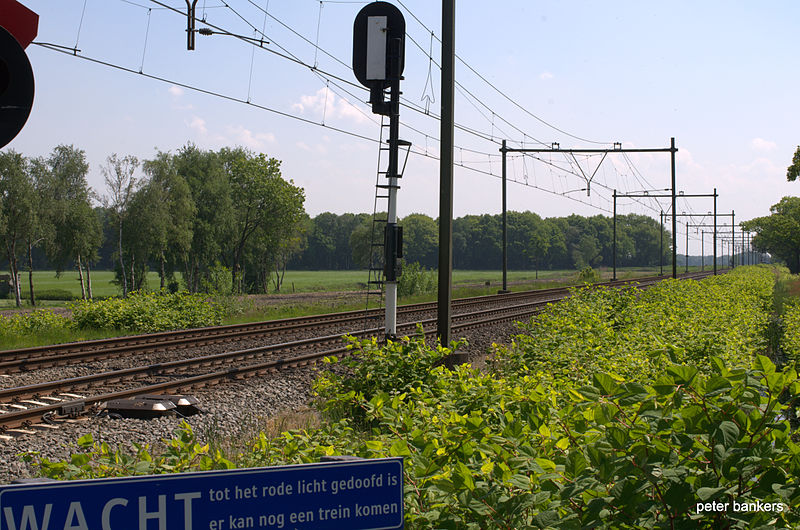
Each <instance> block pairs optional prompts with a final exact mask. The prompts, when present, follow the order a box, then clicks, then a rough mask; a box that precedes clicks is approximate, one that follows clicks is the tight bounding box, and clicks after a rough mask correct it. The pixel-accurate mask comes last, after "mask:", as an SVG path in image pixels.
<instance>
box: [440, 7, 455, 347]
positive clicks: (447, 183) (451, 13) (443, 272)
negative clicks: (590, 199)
mask: <svg viewBox="0 0 800 530" xmlns="http://www.w3.org/2000/svg"><path fill="white" fill-rule="evenodd" d="M455 4H456V3H455V0H442V63H441V64H442V80H441V87H442V88H441V90H442V100H441V101H442V103H441V122H440V135H439V139H440V140H439V150H440V153H439V294H438V302H439V304H438V309H437V319H436V332H437V334H438V335H439V340H440V341H441V343H442V344H443V345H448V344H449V343H450V324H451V317H450V309H451V308H450V305H451V302H452V291H451V286H452V283H453V100H454V88H453V87H454V85H455V16H456V5H455Z"/></svg>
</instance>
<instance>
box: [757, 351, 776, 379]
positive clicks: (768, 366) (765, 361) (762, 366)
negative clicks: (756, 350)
mask: <svg viewBox="0 0 800 530" xmlns="http://www.w3.org/2000/svg"><path fill="white" fill-rule="evenodd" d="M753 369H754V370H760V371H762V372H764V373H765V374H767V375H769V374H774V373H775V364H774V363H773V362H772V361H770V360H769V358H768V357H765V356H763V355H756V358H755V360H754V361H753Z"/></svg>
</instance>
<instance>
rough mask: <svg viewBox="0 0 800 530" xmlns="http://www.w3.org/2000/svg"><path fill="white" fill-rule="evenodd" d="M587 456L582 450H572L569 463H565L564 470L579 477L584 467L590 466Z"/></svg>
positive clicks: (568, 459) (568, 458) (568, 457)
mask: <svg viewBox="0 0 800 530" xmlns="http://www.w3.org/2000/svg"><path fill="white" fill-rule="evenodd" d="M588 465H589V464H588V462H586V457H584V456H583V452H581V451H572V452H571V453H570V454H569V455H568V456H567V463H566V464H565V465H564V471H565V472H566V473H567V475H569V476H571V477H573V478H574V477H577V476H578V475H580V474H581V473H582V472H583V470H584V469H586V468H587V467H588Z"/></svg>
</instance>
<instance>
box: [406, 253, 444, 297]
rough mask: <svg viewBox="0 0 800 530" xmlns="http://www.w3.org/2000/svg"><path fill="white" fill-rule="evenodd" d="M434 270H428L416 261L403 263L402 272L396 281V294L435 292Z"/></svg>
mask: <svg viewBox="0 0 800 530" xmlns="http://www.w3.org/2000/svg"><path fill="white" fill-rule="evenodd" d="M436 282H437V278H436V272H435V271H429V270H427V269H426V268H425V267H422V266H421V265H420V264H419V263H418V262H416V261H415V262H413V263H407V264H404V265H403V274H402V275H401V276H400V279H399V280H398V282H397V295H398V296H412V295H415V294H429V293H435V292H436Z"/></svg>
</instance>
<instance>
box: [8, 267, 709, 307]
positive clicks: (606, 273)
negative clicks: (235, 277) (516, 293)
mask: <svg viewBox="0 0 800 530" xmlns="http://www.w3.org/2000/svg"><path fill="white" fill-rule="evenodd" d="M696 269H697V268H696V267H690V270H696ZM664 271H665V273H669V270H668V269H667V268H665V269H664ZM679 272H683V269H681V270H679ZM600 273H601V274H602V277H603V278H604V279H608V278H610V277H611V269H600ZM657 273H658V267H631V268H624V269H623V268H620V269H617V277H618V278H621V279H626V278H632V277H636V276H646V275H651V274H657ZM574 276H575V271H572V270H555V271H539V273H538V279H537V274H536V272H535V271H508V282H509V284H510V286H511V287H512V288H513V287H515V284H516V285H517V286H519V287H520V288H524V287H523V286H528V287H527V288H532V287H533V286H537V287H544V286H545V285H537V284H549V285H546V286H555V285H561V284H566V283H568V282H569V281H570V280H571V279H573V278H574ZM113 279H114V273H113V272H112V271H93V272H92V291H93V294H94V296H97V297H105V296H115V295H118V294H120V288H119V286H117V285H116V284H114V283H112V282H113ZM366 279H367V273H366V271H360V270H359V271H287V272H286V276H285V278H284V283H283V289H282V290H281V293H304V292H324V291H359V290H362V289H364V287H365V283H366ZM502 279H503V276H502V272H501V271H470V270H455V271H453V287H454V289H463V290H464V291H465V292H466V293H468V292H470V291H472V290H473V289H477V290H478V291H481V292H482V291H484V290H486V291H487V292H493V291H496V290H497V289H498V288H499V287H501V286H502ZM33 281H34V289H35V290H36V291H37V292H40V293H41V292H45V291H52V290H66V291H69V292H70V293H72V294H73V295H74V296H75V297H76V298H77V297H80V292H81V286H80V281H79V279H78V274H77V273H76V272H74V271H68V272H64V273H62V274H61V276H60V277H57V276H56V274H55V272H54V271H36V272H34V273H33ZM487 282H488V283H487ZM147 287H148V289H151V290H156V289H158V287H159V278H158V274H157V273H156V272H150V273H149V274H148V277H147ZM483 287H485V289H483ZM454 294H455V293H454ZM22 295H23V298H24V299H27V298H29V289H28V275H27V273H24V274H23V275H22ZM463 296H468V294H463ZM37 298H39V297H38V296H37ZM37 305H41V306H42V307H48V306H59V305H64V302H62V301H53V302H49V301H48V300H46V299H40V300H39V304H37ZM13 306H14V300H13V298H11V297H9V298H6V299H0V308H12V307H13Z"/></svg>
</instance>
